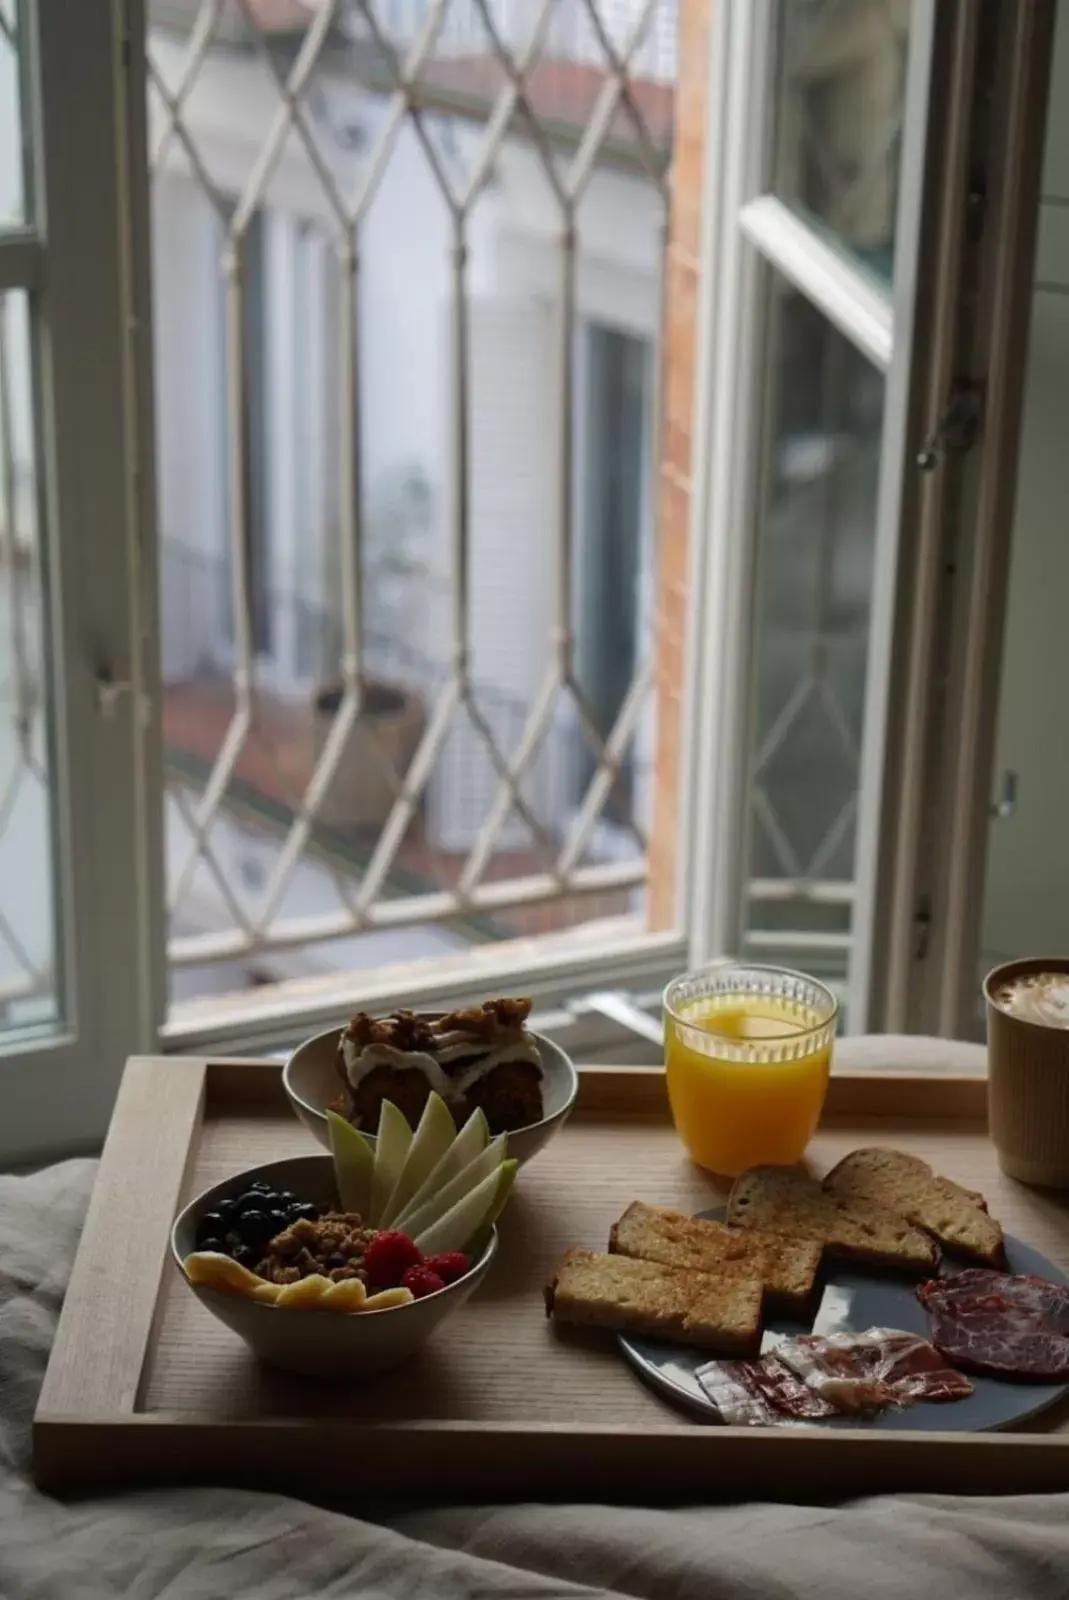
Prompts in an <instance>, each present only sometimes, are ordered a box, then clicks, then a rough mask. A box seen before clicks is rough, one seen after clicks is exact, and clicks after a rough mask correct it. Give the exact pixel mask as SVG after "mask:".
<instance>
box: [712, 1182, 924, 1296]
mask: <svg viewBox="0 0 1069 1600" xmlns="http://www.w3.org/2000/svg"><path fill="white" fill-rule="evenodd" d="M728 1222H729V1223H731V1224H732V1226H734V1227H738V1228H756V1229H758V1230H760V1231H761V1232H763V1233H785V1234H788V1235H789V1236H790V1237H791V1238H799V1239H819V1240H821V1242H822V1243H823V1244H824V1246H825V1248H826V1249H827V1250H828V1251H829V1253H830V1254H832V1255H835V1256H839V1257H841V1258H842V1259H844V1260H850V1261H863V1262H868V1263H869V1264H870V1265H872V1266H878V1267H894V1268H897V1269H898V1270H899V1271H900V1272H925V1273H930V1272H932V1271H934V1269H935V1267H936V1264H937V1262H938V1260H939V1252H938V1250H937V1249H936V1247H935V1244H934V1242H933V1240H932V1239H931V1238H930V1237H929V1236H928V1234H926V1233H922V1232H921V1230H920V1229H919V1228H915V1227H913V1225H912V1224H911V1223H909V1222H907V1221H906V1219H905V1217H903V1216H899V1215H897V1214H896V1213H895V1212H894V1211H888V1210H886V1209H885V1208H884V1207H882V1206H877V1205H873V1204H872V1203H871V1202H868V1201H864V1200H855V1199H853V1198H852V1197H850V1198H845V1197H843V1196H840V1195H837V1194H832V1193H830V1192H829V1191H828V1190H826V1189H822V1188H821V1186H820V1184H819V1183H818V1182H817V1181H816V1179H815V1178H811V1177H810V1176H809V1174H808V1173H807V1172H804V1171H803V1170H802V1168H801V1167H752V1168H751V1169H750V1171H749V1172H744V1173H743V1174H742V1176H741V1177H740V1178H736V1180H735V1186H734V1188H733V1189H732V1191H731V1198H730V1200H729V1201H728Z"/></svg>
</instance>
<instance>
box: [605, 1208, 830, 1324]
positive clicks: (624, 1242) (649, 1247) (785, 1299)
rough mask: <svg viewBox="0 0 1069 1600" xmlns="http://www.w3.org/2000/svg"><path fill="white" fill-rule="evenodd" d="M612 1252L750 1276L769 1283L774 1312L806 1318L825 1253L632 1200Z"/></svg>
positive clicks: (615, 1231)
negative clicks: (727, 1270)
mask: <svg viewBox="0 0 1069 1600" xmlns="http://www.w3.org/2000/svg"><path fill="white" fill-rule="evenodd" d="M609 1250H610V1251H611V1252H612V1253H613V1254H615V1255H622V1256H634V1257H637V1258H638V1259H639V1260H641V1261H659V1262H661V1263H662V1265H663V1266H666V1267H684V1268H690V1269H692V1270H696V1271H698V1272H709V1273H712V1274H713V1275H714V1276H715V1275H716V1274H717V1273H721V1272H723V1271H724V1269H725V1268H728V1267H730V1268H731V1270H732V1271H733V1272H734V1271H742V1272H744V1273H748V1274H749V1275H750V1276H751V1277H755V1278H760V1279H761V1282H762V1283H763V1284H764V1288H765V1302H766V1306H767V1308H768V1310H769V1311H772V1312H778V1313H782V1314H783V1315H784V1316H798V1317H802V1318H804V1317H805V1314H806V1311H807V1309H808V1307H809V1305H810V1302H811V1301H812V1298H813V1291H814V1289H815V1287H816V1281H817V1273H818V1272H819V1270H820V1262H821V1257H822V1256H823V1253H824V1250H823V1246H822V1245H821V1244H820V1242H819V1241H818V1240H816V1239H787V1238H785V1237H784V1236H783V1235H782V1234H775V1233H754V1232H751V1231H750V1230H749V1229H741V1228H728V1227H726V1226H725V1225H724V1223H722V1222H711V1221H709V1219H708V1218H706V1217H688V1216H687V1214H686V1212H684V1211H672V1210H670V1209H669V1208H668V1207H667V1206H648V1205H647V1204H646V1203H645V1201H643V1200H635V1201H633V1202H632V1204H631V1205H629V1206H628V1208H627V1210H626V1211H625V1212H624V1214H623V1216H622V1217H621V1218H620V1220H619V1222H616V1223H614V1224H613V1227H612V1232H611V1233H610V1234H609Z"/></svg>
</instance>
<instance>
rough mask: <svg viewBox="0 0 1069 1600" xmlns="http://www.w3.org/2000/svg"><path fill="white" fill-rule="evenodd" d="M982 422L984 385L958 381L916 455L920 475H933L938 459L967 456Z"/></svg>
mask: <svg viewBox="0 0 1069 1600" xmlns="http://www.w3.org/2000/svg"><path fill="white" fill-rule="evenodd" d="M983 420H984V386H983V384H982V383H974V382H973V381H972V379H969V378H959V379H958V380H957V382H956V383H955V384H954V386H953V388H952V389H951V391H950V397H949V399H948V400H947V403H946V406H945V407H944V409H943V414H942V416H941V417H940V418H939V422H938V423H937V425H936V427H935V430H934V432H933V433H931V434H930V435H929V436H928V439H927V441H926V443H925V445H924V448H923V449H922V450H921V452H920V454H919V455H918V456H917V465H918V467H920V469H921V471H922V472H934V471H935V469H936V467H937V466H938V465H939V462H940V460H941V459H942V458H944V457H946V456H948V455H955V456H963V455H967V454H968V452H969V451H970V450H971V449H972V447H973V445H974V444H975V443H976V441H977V439H978V438H979V437H980V428H981V426H982V424H983Z"/></svg>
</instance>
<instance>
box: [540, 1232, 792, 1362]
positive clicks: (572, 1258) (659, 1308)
mask: <svg viewBox="0 0 1069 1600" xmlns="http://www.w3.org/2000/svg"><path fill="white" fill-rule="evenodd" d="M761 1296H762V1289H761V1281H760V1279H759V1278H753V1277H746V1276H744V1275H742V1274H739V1273H736V1272H729V1273H725V1274H724V1275H723V1276H720V1277H713V1276H712V1275H711V1274H710V1273H707V1272H685V1271H683V1270H682V1269H681V1268H679V1267H667V1266H664V1265H662V1264H661V1263H660V1262H658V1261H637V1260H635V1259H633V1258H632V1257H631V1256H614V1255H600V1254H597V1253H596V1252H594V1251H592V1250H569V1251H568V1253H567V1255H566V1256H565V1257H564V1260H563V1261H562V1262H561V1264H560V1266H559V1267H558V1268H557V1271H556V1274H555V1276H554V1278H553V1282H552V1283H551V1284H550V1285H549V1286H548V1288H547V1289H546V1291H545V1298H546V1313H547V1315H552V1316H553V1317H555V1318H556V1320H557V1321H558V1322H570V1323H576V1324H579V1325H580V1326H586V1327H592V1328H613V1329H615V1330H616V1331H617V1332H618V1333H645V1334H649V1335H650V1336H651V1337H653V1338H657V1339H669V1340H671V1341H673V1342H674V1343H677V1344H690V1345H697V1346H698V1348H699V1349H701V1350H709V1351H711V1352H712V1353H713V1354H714V1355H720V1356H749V1355H756V1354H757V1352H758V1350H759V1349H760V1347H761Z"/></svg>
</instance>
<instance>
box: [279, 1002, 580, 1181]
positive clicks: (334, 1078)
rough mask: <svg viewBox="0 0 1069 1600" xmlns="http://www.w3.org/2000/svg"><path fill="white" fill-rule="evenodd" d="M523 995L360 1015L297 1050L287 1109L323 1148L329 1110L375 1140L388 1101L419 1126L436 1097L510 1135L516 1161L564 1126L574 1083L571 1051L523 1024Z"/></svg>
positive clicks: (458, 1118)
mask: <svg viewBox="0 0 1069 1600" xmlns="http://www.w3.org/2000/svg"><path fill="white" fill-rule="evenodd" d="M530 1012H531V1002H530V1000H527V999H508V998H506V999H499V1000H487V1001H485V1002H484V1003H483V1004H482V1005H479V1006H472V1007H469V1008H467V1009H464V1010H460V1011H451V1012H416V1011H404V1010H400V1011H395V1012H392V1013H391V1014H390V1015H389V1016H384V1017H373V1016H371V1015H370V1014H369V1013H367V1012H365V1011H360V1012H358V1013H357V1014H356V1015H355V1016H354V1017H352V1018H351V1020H350V1021H349V1022H348V1023H347V1024H346V1026H345V1027H344V1028H330V1029H328V1030H327V1031H326V1032H325V1033H320V1034H317V1035H316V1036H315V1037H314V1038H312V1039H307V1040H305V1042H304V1043H303V1044H301V1045H299V1046H298V1048H297V1049H296V1050H295V1051H294V1052H293V1054H292V1055H291V1056H290V1058H289V1060H288V1061H287V1062H286V1065H285V1067H284V1069H283V1073H282V1081H283V1084H284V1086H285V1090H286V1094H287V1096H288V1097H289V1102H290V1105H291V1106H292V1107H293V1110H294V1111H295V1113H296V1114H297V1116H298V1117H299V1118H300V1120H301V1121H302V1122H303V1123H304V1125H305V1127H306V1128H308V1129H309V1131H310V1132H311V1133H312V1134H313V1135H314V1136H315V1138H316V1139H318V1141H319V1143H320V1144H321V1145H322V1146H323V1147H324V1149H329V1148H330V1131H329V1128H328V1124H327V1113H328V1112H329V1111H335V1112H337V1113H338V1115H339V1116H342V1117H344V1118H345V1119H346V1121H348V1122H349V1123H350V1124H351V1125H352V1126H353V1127H354V1128H358V1129H359V1130H360V1131H361V1132H362V1133H365V1134H369V1135H371V1136H372V1137H377V1135H378V1133H379V1122H380V1117H381V1108H382V1105H383V1103H384V1101H386V1100H389V1101H390V1102H391V1104H393V1105H394V1106H396V1107H398V1109H399V1110H400V1111H401V1113H402V1115H403V1116H404V1118H405V1121H406V1122H407V1124H408V1126H409V1127H410V1128H415V1127H416V1126H417V1125H418V1123H419V1119H420V1117H421V1116H422V1115H423V1110H424V1108H425V1106H426V1104H427V1101H428V1098H429V1096H430V1095H431V1094H437V1095H439V1096H440V1097H441V1099H442V1100H443V1101H444V1103H445V1105H446V1106H447V1107H448V1109H449V1112H450V1114H451V1116H452V1117H453V1120H454V1122H455V1124H456V1126H457V1128H458V1129H459V1128H461V1127H463V1126H464V1124H465V1123H466V1122H467V1121H468V1120H469V1119H470V1118H471V1117H473V1116H476V1115H477V1116H479V1117H480V1118H481V1119H482V1120H483V1121H484V1123H485V1126H486V1129H487V1132H488V1133H489V1135H490V1137H491V1138H497V1137H499V1136H500V1135H501V1134H507V1136H508V1151H509V1156H510V1157H511V1158H512V1159H513V1160H515V1161H517V1162H519V1163H520V1165H521V1166H522V1165H523V1163H524V1162H525V1161H529V1160H530V1159H531V1157H532V1156H534V1155H537V1153H538V1151H539V1150H541V1149H543V1148H544V1146H545V1145H546V1144H548V1142H549V1140H550V1139H551V1138H552V1137H553V1135H554V1134H555V1133H557V1132H558V1130H559V1129H560V1128H562V1127H563V1126H564V1124H565V1122H566V1121H567V1120H568V1117H569V1115H570V1113H571V1110H572V1107H573V1106H574V1105H575V1100H576V1096H577V1094H578V1092H579V1079H578V1075H577V1073H576V1070H575V1066H574V1065H573V1063H572V1060H571V1057H570V1056H568V1055H567V1054H566V1053H565V1051H563V1050H562V1049H561V1048H560V1046H559V1045H557V1044H554V1043H553V1041H552V1040H551V1039H547V1038H546V1037H545V1036H544V1035H543V1034H539V1033H534V1032H532V1030H531V1029H530V1028H528V1026H527V1019H528V1017H529V1016H530Z"/></svg>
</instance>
